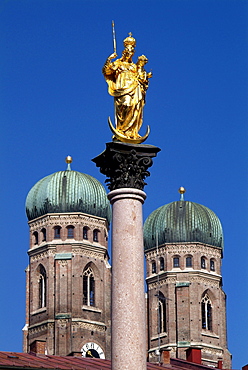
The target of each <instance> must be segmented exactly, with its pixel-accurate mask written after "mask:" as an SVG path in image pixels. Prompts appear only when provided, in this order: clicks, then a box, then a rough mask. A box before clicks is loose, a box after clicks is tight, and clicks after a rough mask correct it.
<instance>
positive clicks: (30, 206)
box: [26, 156, 111, 222]
mask: <svg viewBox="0 0 248 370" xmlns="http://www.w3.org/2000/svg"><path fill="white" fill-rule="evenodd" d="M71 162H72V158H71V157H70V156H68V157H67V158H66V163H67V170H66V171H59V172H55V173H53V174H52V175H49V176H46V177H44V178H43V179H41V180H40V181H38V182H37V183H36V184H35V185H34V186H33V187H32V189H31V190H30V191H29V193H28V196H27V199H26V213H27V217H28V220H29V221H30V220H33V219H35V218H37V217H40V216H43V215H45V214H47V213H67V212H83V213H87V214H89V215H94V216H98V217H103V218H106V219H107V220H108V222H110V219H111V210H110V205H109V201H108V199H107V194H106V191H105V189H104V187H103V185H102V184H101V183H100V182H99V181H98V180H96V179H95V178H94V177H92V176H90V175H86V174H84V173H81V172H77V171H72V170H71V167H70V163H71Z"/></svg>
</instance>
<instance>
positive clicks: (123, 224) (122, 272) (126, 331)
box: [108, 188, 147, 370]
mask: <svg viewBox="0 0 248 370" xmlns="http://www.w3.org/2000/svg"><path fill="white" fill-rule="evenodd" d="M108 197H109V200H110V202H111V204H112V209H113V223H112V266H113V268H112V269H113V274H112V324H111V325H112V370H124V369H128V370H144V369H146V358H147V354H146V321H145V320H146V312H145V291H144V245H143V217H142V204H143V203H144V200H145V198H146V194H145V193H144V192H143V191H142V190H139V189H135V188H121V189H116V190H113V191H111V192H110V193H109V195H108Z"/></svg>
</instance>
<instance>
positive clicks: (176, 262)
mask: <svg viewBox="0 0 248 370" xmlns="http://www.w3.org/2000/svg"><path fill="white" fill-rule="evenodd" d="M173 267H180V264H179V257H174V258H173Z"/></svg>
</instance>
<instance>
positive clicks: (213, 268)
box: [210, 259, 215, 271]
mask: <svg viewBox="0 0 248 370" xmlns="http://www.w3.org/2000/svg"><path fill="white" fill-rule="evenodd" d="M210 270H211V271H215V264H214V260H213V259H211V260H210Z"/></svg>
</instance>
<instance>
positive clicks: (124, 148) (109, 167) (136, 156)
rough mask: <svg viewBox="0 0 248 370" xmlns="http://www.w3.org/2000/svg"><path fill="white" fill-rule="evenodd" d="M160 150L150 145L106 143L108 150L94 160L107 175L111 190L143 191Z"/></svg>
mask: <svg viewBox="0 0 248 370" xmlns="http://www.w3.org/2000/svg"><path fill="white" fill-rule="evenodd" d="M159 151H160V149H159V148H158V147H156V146H153V145H148V144H136V145H134V144H128V143H122V142H119V141H113V142H110V143H106V149H105V150H104V152H102V153H101V154H99V155H98V156H97V157H96V158H94V159H92V161H93V162H94V163H96V166H97V167H100V172H101V173H102V174H104V175H106V176H107V177H108V178H107V180H106V183H107V186H108V188H109V190H115V189H121V188H135V189H139V190H143V189H144V186H145V185H146V182H145V178H146V177H147V176H150V172H149V171H148V168H149V167H151V166H152V164H153V161H152V158H153V157H156V155H157V153H158V152H159Z"/></svg>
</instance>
